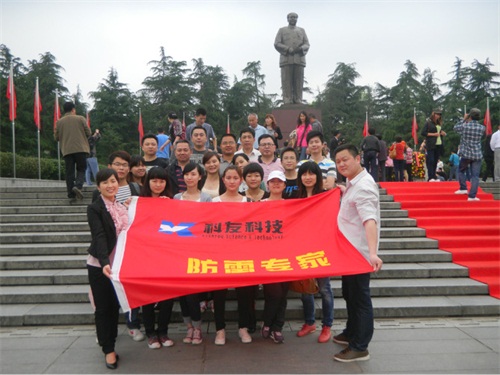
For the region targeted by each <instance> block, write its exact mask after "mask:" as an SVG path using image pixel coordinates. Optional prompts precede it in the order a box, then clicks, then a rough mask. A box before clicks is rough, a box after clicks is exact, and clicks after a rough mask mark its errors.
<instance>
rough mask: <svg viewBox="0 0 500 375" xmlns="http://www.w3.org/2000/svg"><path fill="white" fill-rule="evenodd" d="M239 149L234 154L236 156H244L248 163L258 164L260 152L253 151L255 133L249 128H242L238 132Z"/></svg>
mask: <svg viewBox="0 0 500 375" xmlns="http://www.w3.org/2000/svg"><path fill="white" fill-rule="evenodd" d="M240 144H241V148H240V149H239V150H238V151H236V152H235V155H236V154H246V156H248V159H249V161H250V162H252V161H253V162H256V163H257V162H258V159H259V156H260V155H261V154H260V151H259V150H257V149H255V147H254V144H255V131H254V130H253V129H252V128H251V127H248V128H243V129H242V130H241V131H240Z"/></svg>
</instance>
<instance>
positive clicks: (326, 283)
mask: <svg viewBox="0 0 500 375" xmlns="http://www.w3.org/2000/svg"><path fill="white" fill-rule="evenodd" d="M297 185H298V186H299V198H307V197H311V196H313V195H316V194H319V193H321V192H323V191H324V190H323V175H322V173H321V169H320V167H319V166H318V164H316V163H311V162H310V163H304V164H302V165H301V166H300V168H299V171H298V176H297ZM316 281H317V282H318V288H319V293H320V294H321V302H322V312H323V320H322V323H323V328H322V329H321V334H320V335H319V337H318V342H319V343H326V342H328V341H330V337H331V328H332V324H333V293H332V287H331V285H330V278H329V277H322V278H317V279H316ZM302 305H303V308H304V320H305V323H304V325H303V326H302V329H301V330H300V331H299V332H297V336H298V337H303V336H306V335H309V334H310V333H313V332H315V331H316V324H315V309H314V294H302Z"/></svg>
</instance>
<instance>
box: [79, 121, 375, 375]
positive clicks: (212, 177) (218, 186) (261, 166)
mask: <svg viewBox="0 0 500 375" xmlns="http://www.w3.org/2000/svg"><path fill="white" fill-rule="evenodd" d="M200 115H202V114H201V113H200ZM205 116H206V115H205ZM299 119H300V117H299ZM174 120H175V119H174ZM255 120H257V117H256V115H255ZM301 121H302V120H301ZM304 124H307V123H304ZM268 125H269V127H270V128H271V129H273V131H274V134H270V133H269V132H267V131H265V132H262V134H261V135H260V136H259V138H258V139H256V129H255V127H253V126H251V125H250V126H249V127H248V128H245V129H243V130H241V132H240V134H239V139H238V138H237V137H236V136H235V135H234V134H224V135H223V136H222V137H221V138H220V150H221V153H220V154H219V153H218V152H215V151H213V150H211V149H208V148H207V143H208V142H210V141H211V140H210V139H209V137H208V134H209V131H207V128H206V127H205V122H204V121H203V122H202V121H199V122H195V124H194V125H193V126H192V127H191V128H189V127H187V129H186V130H185V132H186V139H183V138H182V136H180V137H179V138H177V139H175V140H174V142H172V146H173V152H172V154H171V156H170V160H169V161H167V160H166V159H162V158H158V157H157V156H156V151H157V150H158V148H159V147H162V146H163V144H160V142H159V141H158V138H157V136H156V135H153V134H147V135H145V136H144V137H143V139H142V150H143V152H144V156H139V155H137V156H132V157H131V156H130V155H129V154H128V153H127V152H126V151H116V152H114V153H112V154H111V155H110V157H109V160H108V168H105V169H102V170H100V171H99V172H98V173H97V176H96V184H97V190H96V191H95V193H94V195H93V203H92V204H91V205H89V207H88V220H89V226H90V229H91V234H92V242H91V245H90V247H89V256H88V259H87V269H88V274H89V282H90V286H91V293H92V297H93V298H92V299H93V302H94V306H95V322H96V329H97V338H98V342H99V344H100V345H101V347H102V350H103V352H104V354H105V363H106V366H107V367H108V368H110V369H114V368H117V365H118V359H119V357H118V355H117V354H116V352H115V341H116V336H117V324H118V317H119V304H118V300H117V298H116V294H115V292H114V289H113V286H112V283H111V278H112V274H111V265H112V263H113V257H114V250H115V246H116V241H117V237H118V235H119V233H120V232H121V231H123V230H124V229H125V228H126V226H127V223H128V217H127V208H128V206H129V204H130V202H131V200H132V199H136V198H135V196H140V197H146V198H165V199H169V198H170V199H178V200H189V201H195V202H241V203H247V204H252V203H249V202H257V201H275V200H282V199H290V198H295V199H300V198H307V197H310V196H312V195H315V194H320V193H322V192H324V191H326V190H330V189H334V188H337V187H338V188H339V189H341V191H342V203H341V209H340V213H339V217H338V224H339V227H340V229H341V230H342V232H343V233H344V235H345V236H346V237H347V238H348V239H349V240H350V241H351V243H353V244H356V248H357V249H358V251H360V252H361V254H363V256H364V257H365V258H366V260H367V262H369V263H370V264H371V265H372V266H373V269H374V271H378V270H379V269H380V268H381V266H382V261H381V260H380V258H379V257H378V256H377V249H378V233H379V232H378V231H379V228H380V209H379V199H378V187H377V185H376V183H375V182H374V181H373V179H372V178H371V177H370V176H369V175H368V174H367V172H366V171H365V170H364V169H363V167H362V166H361V163H360V155H359V153H358V150H357V148H356V147H355V146H352V145H348V144H345V145H342V146H340V147H338V148H337V150H336V151H335V153H333V154H332V155H334V158H335V162H334V161H333V160H331V159H329V158H327V157H325V156H324V154H323V145H324V139H323V134H322V132H321V131H318V130H312V129H310V130H309V131H308V132H307V134H306V135H305V136H304V137H303V138H304V140H305V141H304V142H302V141H301V143H300V147H301V148H302V147H307V148H308V152H309V154H310V158H309V159H304V160H301V159H300V157H299V154H298V153H297V149H296V148H294V147H288V148H284V149H282V150H281V152H280V157H277V156H276V154H277V153H276V148H277V143H276V141H277V139H276V138H277V137H276V134H279V132H278V131H276V129H275V128H273V127H272V123H269V124H268ZM299 125H300V124H299ZM307 125H310V124H307ZM188 134H189V135H188ZM299 137H300V138H302V134H300V135H299ZM189 139H190V140H189ZM238 143H240V145H241V148H240V150H237V144H238ZM303 145H304V146H303ZM337 168H338V169H339V171H340V173H341V174H342V175H343V176H344V177H345V178H347V184H346V185H336V179H337ZM369 280H370V274H362V275H353V276H345V277H343V278H342V283H343V286H342V289H343V295H344V298H345V299H346V301H347V310H348V321H347V325H346V329H345V330H344V331H343V332H342V333H341V334H339V335H337V336H335V337H333V341H335V342H337V343H340V344H342V345H345V349H344V350H342V351H341V352H340V353H337V354H336V355H335V356H334V358H335V359H336V360H338V361H343V362H352V361H359V360H367V359H369V353H368V350H367V347H368V344H369V342H370V340H371V337H372V334H373V311H372V305H371V298H370V292H369ZM317 283H318V286H319V294H320V296H321V300H322V314H323V317H322V328H321V333H320V335H319V337H318V342H320V343H325V342H328V341H330V340H331V339H332V333H331V326H332V323H333V293H332V290H331V286H330V279H329V278H319V279H317ZM257 288H258V286H246V287H238V288H236V297H237V301H238V336H239V339H240V340H241V342H242V343H250V342H252V336H251V334H252V333H253V332H254V331H255V330H256V327H257V324H256V314H255V295H256V290H257ZM263 293H264V311H263V315H262V319H263V323H262V326H261V332H260V333H261V336H262V337H263V338H265V339H270V340H272V341H273V342H275V343H283V342H284V340H285V338H284V336H283V332H282V329H283V325H284V322H285V312H286V306H287V293H288V283H286V282H283V283H272V284H265V285H263ZM226 296H227V289H224V290H216V291H207V293H203V294H193V295H187V296H182V297H180V298H179V302H180V306H181V311H182V316H183V321H184V323H185V324H186V336H185V337H184V338H183V342H184V343H186V344H191V345H199V344H201V343H202V342H203V335H202V331H201V323H202V322H201V320H202V319H201V316H202V310H203V308H206V306H213V311H214V320H215V325H216V334H215V338H214V342H215V344H216V345H224V344H225V342H226V331H225V302H226ZM301 298H302V302H303V310H304V321H305V322H304V324H303V326H302V328H301V330H300V331H299V332H298V333H297V336H299V337H303V336H305V335H308V334H311V333H313V332H315V331H316V329H317V327H316V323H315V303H314V295H311V294H303V295H302V296H301ZM207 299H209V300H211V301H213V302H212V303H208V304H207ZM173 304H174V301H173V300H165V301H157V303H155V304H150V305H146V306H142V319H143V324H144V330H145V333H146V337H147V344H148V346H149V348H151V349H158V348H161V347H162V346H163V347H169V346H172V345H174V341H173V340H172V339H171V338H170V337H169V335H168V326H169V322H170V317H171V313H172V307H173ZM155 310H158V313H157V317H158V318H157V321H155ZM138 313H139V309H132V311H130V313H128V314H127V316H126V318H127V325H128V327H129V334H130V336H132V337H133V339H134V340H136V341H140V340H142V339H144V335H143V334H142V332H141V330H140V322H139V320H138ZM141 336H142V337H141Z"/></svg>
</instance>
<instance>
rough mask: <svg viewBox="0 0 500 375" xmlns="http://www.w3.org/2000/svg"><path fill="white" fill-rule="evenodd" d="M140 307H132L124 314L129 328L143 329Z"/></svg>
mask: <svg viewBox="0 0 500 375" xmlns="http://www.w3.org/2000/svg"><path fill="white" fill-rule="evenodd" d="M139 309H140V308H139V307H136V308H135V309H132V310H130V311H129V312H126V313H125V314H124V315H125V320H126V322H127V327H128V329H141V321H140V320H139Z"/></svg>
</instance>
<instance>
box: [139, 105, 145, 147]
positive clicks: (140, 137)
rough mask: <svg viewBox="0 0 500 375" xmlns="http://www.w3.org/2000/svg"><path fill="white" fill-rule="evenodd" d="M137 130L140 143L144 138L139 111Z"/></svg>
mask: <svg viewBox="0 0 500 375" xmlns="http://www.w3.org/2000/svg"><path fill="white" fill-rule="evenodd" d="M137 130H139V142H140V141H142V138H143V137H144V126H143V125H142V114H141V111H140V110H139V125H138V126H137Z"/></svg>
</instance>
